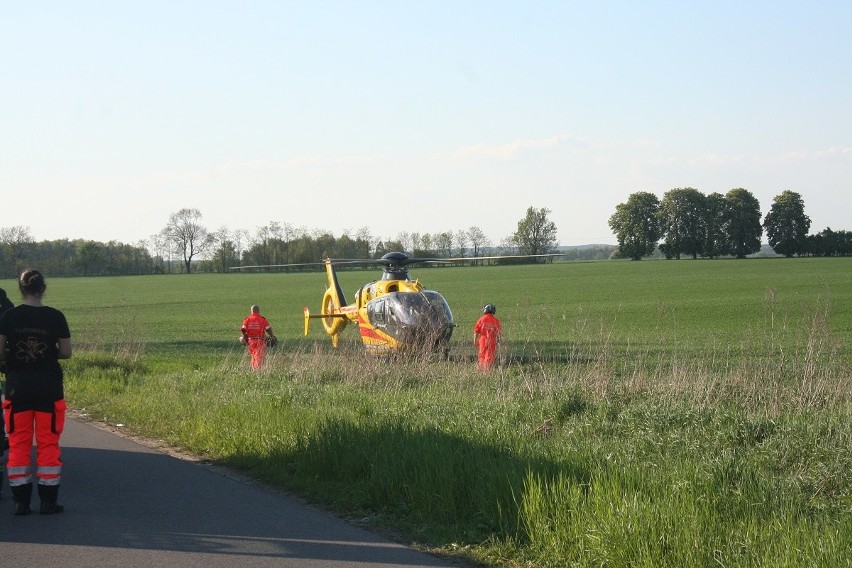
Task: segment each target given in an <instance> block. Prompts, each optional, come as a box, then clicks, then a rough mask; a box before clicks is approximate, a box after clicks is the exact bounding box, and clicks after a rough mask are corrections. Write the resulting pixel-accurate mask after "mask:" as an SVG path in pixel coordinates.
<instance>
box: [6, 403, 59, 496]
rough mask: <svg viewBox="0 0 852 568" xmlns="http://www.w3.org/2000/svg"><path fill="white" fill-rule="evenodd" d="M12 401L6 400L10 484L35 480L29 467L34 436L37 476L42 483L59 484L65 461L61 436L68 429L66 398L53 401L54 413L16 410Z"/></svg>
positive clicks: (13, 485) (7, 466)
mask: <svg viewBox="0 0 852 568" xmlns="http://www.w3.org/2000/svg"><path fill="white" fill-rule="evenodd" d="M13 410H14V408H13V405H12V403H11V402H10V401H4V402H3V411H4V414H5V417H6V428H7V430H8V434H9V458H8V460H7V462H6V470H7V475H8V477H9V486H10V487H15V486H19V485H26V484H27V483H31V482H32V474H31V472H30V466H31V463H30V462H31V461H32V449H33V438H35V443H36V477H37V478H38V483H39V484H41V485H59V481H60V478H61V476H62V460H61V457H60V451H59V437H60V436H61V434H62V430H63V429H64V428H65V410H66V405H65V401H64V400H57V401H56V402H55V403H54V410H53V412H41V411H38V410H22V411H20V412H14V411H13Z"/></svg>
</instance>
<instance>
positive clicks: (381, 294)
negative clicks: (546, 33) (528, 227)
mask: <svg viewBox="0 0 852 568" xmlns="http://www.w3.org/2000/svg"><path fill="white" fill-rule="evenodd" d="M556 256H562V255H559V254H542V255H518V256H511V255H510V256H506V255H504V256H481V257H460V258H417V257H412V256H409V255H408V254H406V253H404V252H389V253H387V254H385V255H384V256H382V257H381V258H378V259H371V260H345V259H344V260H332V259H331V258H326V259H325V260H324V261H322V262H321V263H302V264H289V265H268V266H242V267H233V268H232V270H239V269H254V268H283V267H291V266H307V265H317V264H321V265H323V266H324V268H325V273H326V290H325V293H324V294H323V296H322V303H321V304H320V312H319V314H312V313H311V311H310V309H309V308H308V307H305V308H303V314H304V322H305V332H304V333H305V336H307V335H308V334H309V331H310V322H311V320H313V319H319V320H320V321H321V323H322V326H323V329H324V330H325V332H326V333H327V334H328V335H329V336H330V337H331V344H332V346H333V347H335V348H336V347H338V345H339V343H340V335H341V333H342V332H343V330H344V329H345V328H346V327H347V325H348V324H349V323H350V322H352V323H356V324H357V325H358V331H359V333H360V336H361V342H362V343H363V346H364V349H365V351H366V352H367V353H368V354H371V355H390V354H397V353H411V352H420V353H423V352H426V353H440V354H442V355H444V356H448V355H449V344H450V338H451V337H452V335H453V330H454V328H455V327H456V324H455V321H454V319H453V312H452V310H451V309H450V305H449V304H448V303H447V300H446V299H445V298H444V296H443V295H442V294H441V293H439V292H437V291H435V290H429V289H426V288H424V287H423V285H422V284H421V283H420V281H419V280H412V279H411V276H410V274H409V271H408V267H409V266H411V265H413V264H451V263H455V262H461V261H474V260H492V259H506V258H531V257H556ZM353 264H377V265H379V266H381V267H382V276H381V278H380V279H379V280H375V281H372V282H368V283H367V284H364V285H363V286H361V287H360V288H358V290H357V291H356V292H355V296H354V298H353V301H352V302H351V303H349V302H347V300H346V297H345V296H344V294H343V290H342V288H341V287H340V283H339V280H338V277H337V271H336V269H335V267H336V266H344V265H353Z"/></svg>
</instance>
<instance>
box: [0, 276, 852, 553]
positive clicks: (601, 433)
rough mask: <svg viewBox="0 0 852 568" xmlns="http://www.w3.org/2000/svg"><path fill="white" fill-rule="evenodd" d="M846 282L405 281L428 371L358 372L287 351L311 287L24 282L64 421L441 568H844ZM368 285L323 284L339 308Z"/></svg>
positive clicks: (367, 367) (851, 506) (402, 364)
mask: <svg viewBox="0 0 852 568" xmlns="http://www.w3.org/2000/svg"><path fill="white" fill-rule="evenodd" d="M850 269H852V261H850V260H849V259H771V260H770V259H766V260H748V261H728V260H725V261H680V262H665V261H653V262H649V261H643V262H626V261H625V262H620V261H619V262H615V261H607V262H587V263H583V262H576V263H561V264H559V263H554V264H552V265H544V266H535V267H522V266H513V267H480V268H462V267H456V268H429V269H422V270H412V276H413V277H415V278H420V279H421V281H422V282H423V283H424V284H425V285H426V286H427V287H428V288H432V289H436V290H439V291H440V292H442V293H443V294H444V295H445V296H446V297H447V299H448V301H449V303H450V305H451V307H452V308H453V311H454V314H455V316H456V323H457V324H458V326H459V327H458V329H457V331H456V334H455V336H454V340H453V346H452V356H451V358H450V360H448V361H442V360H434V361H424V360H411V361H393V362H387V361H382V360H379V359H369V358H367V357H365V356H364V355H363V354H362V352H361V349H360V346H359V342H358V339H357V332H356V331H355V330H354V329H347V330H346V332H345V334H344V335H345V336H346V340H345V341H343V342H342V345H341V347H340V349H338V350H336V351H335V350H332V348H331V345H330V342H329V341H328V340H327V339H326V338H325V337H324V334H323V333H322V330H321V326H319V325H315V328H314V329H312V333H311V335H310V336H309V337H307V338H305V337H302V329H303V320H302V314H301V310H302V307H303V306H304V305H308V306H310V307H311V308H312V309H313V310H314V311H316V310H318V307H319V302H320V298H321V295H322V293H323V291H324V287H325V282H324V276H323V274H321V273H300V274H227V275H204V274H200V275H189V276H185V275H184V276H177V275H175V276H157V277H154V276H150V277H138V278H137V277H125V278H79V279H54V280H52V279H50V278H49V275H48V295H47V298H46V303H48V304H50V305H54V306H56V307H59V308H60V309H62V310H63V311H65V313H66V315H67V316H68V318H69V322H70V325H71V327H72V334H73V342H74V345H75V349H76V352H75V357H74V358H73V359H72V360H71V361H68V362H67V363H66V370H67V374H66V384H67V389H66V390H67V392H66V394H67V399H68V401H69V404H70V406H72V407H74V408H76V409H78V410H80V411H84V412H85V413H87V414H88V415H90V416H91V417H93V418H95V419H98V420H105V421H107V422H113V423H117V422H121V423H123V424H126V425H127V428H128V429H129V430H131V431H134V432H136V433H140V434H144V435H148V436H152V437H157V438H160V439H163V440H166V441H168V442H169V443H171V444H174V445H175V446H178V447H180V448H183V449H185V450H188V451H190V452H194V453H196V454H199V455H203V456H205V457H206V458H207V459H210V460H214V461H216V462H219V463H222V464H225V465H228V466H231V467H234V468H237V469H239V470H241V471H244V472H246V473H249V474H250V475H253V476H255V477H257V478H259V479H261V480H263V481H265V482H267V483H270V484H274V485H277V486H280V487H283V488H286V489H289V490H292V491H294V492H297V493H299V494H301V495H303V496H305V497H307V498H308V499H311V500H313V501H314V502H316V503H318V504H321V505H323V506H326V507H328V508H330V509H332V510H335V511H337V512H338V513H340V514H342V515H345V516H347V517H350V518H353V519H357V520H358V522H362V523H366V524H368V525H373V526H381V527H384V528H388V529H391V530H393V531H395V532H396V533H397V534H398V535H399V536H400V538H401V539H403V540H406V541H407V542H413V543H416V544H418V545H420V546H422V547H424V548H427V549H430V550H433V551H435V552H437V553H439V554H447V555H456V556H459V557H461V558H464V559H472V560H475V561H479V562H483V563H485V564H489V565H506V566H627V565H630V566H649V567H650V566H655V567H657V566H673V567H674V566H720V565H721V566H773V567H775V566H850V565H852V564H850V558H852V455H850V448H852V373H850V365H849V361H850V349H852V342H850V334H852V278H850V274H852V270H850ZM376 276H377V273H376V272H374V271H353V272H343V273H341V274H340V278H341V281H342V285H343V289H344V291H345V292H346V293H347V294H350V295H351V294H352V292H354V290H355V289H356V288H358V287H359V286H360V285H362V284H363V283H365V282H366V281H368V280H371V279H373V278H375V277H376ZM4 287H5V288H6V289H7V291H9V290H12V289H13V287H12V286H10V285H8V283H6V284H5V285H4ZM10 296H11V297H14V294H10ZM486 302H492V303H494V304H496V305H497V307H498V312H497V315H498V316H499V317H500V318H501V319H502V321H503V324H504V329H505V340H506V341H505V342H504V344H503V346H502V349H503V351H502V354H501V365H500V366H499V368H498V369H497V370H496V371H495V372H493V373H491V374H488V375H482V374H480V373H478V372H476V371H475V370H474V365H473V358H474V351H473V348H472V326H473V323H474V321H475V319H476V318H477V317H478V316H479V314H480V308H481V306H482V305H483V304H484V303H486ZM252 303H258V304H260V306H261V307H262V309H263V312H264V314H265V315H266V316H267V317H269V318H270V320H271V321H272V324H273V327H274V328H275V330H276V334H277V335H278V336H279V337H280V338H281V339H282V340H283V341H282V342H281V343H280V344H279V346H278V347H276V348H275V349H274V350H272V352H271V354H270V358H269V361H268V365H267V367H266V368H265V369H264V370H263V371H261V372H254V373H253V372H250V371H249V370H248V368H247V367H248V364H247V361H246V359H245V356H244V352H243V349H242V347H241V346H240V345H239V343H238V342H237V337H238V331H237V329H238V326H239V323H240V321H241V320H242V318H243V317H244V316H245V315H246V313H247V311H248V307H249V305H250V304H252ZM67 490H68V491H73V488H72V487H69V488H68V489H67Z"/></svg>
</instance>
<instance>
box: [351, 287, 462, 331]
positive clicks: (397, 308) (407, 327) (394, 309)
mask: <svg viewBox="0 0 852 568" xmlns="http://www.w3.org/2000/svg"><path fill="white" fill-rule="evenodd" d="M367 313H368V315H369V318H370V321H371V322H372V323H373V325H375V326H376V327H378V328H380V329H384V330H385V331H386V332H387V333H389V334H391V335H393V336H394V337H397V338H399V339H400V340H402V341H405V342H406V343H411V342H418V343H419V342H422V341H424V340H425V341H426V342H427V343H429V344H437V343H442V344H444V343H446V342H447V341H449V339H450V336H451V335H452V331H453V325H454V324H453V313H452V311H450V306H449V305H448V304H447V301H446V300H445V299H444V297H443V296H442V295H441V294H439V293H438V292H435V291H433V290H424V291H422V292H418V293H404V292H402V293H400V292H392V293H390V294H385V295H383V296H381V297H380V298H376V299H374V300H372V301H370V302H369V304H367Z"/></svg>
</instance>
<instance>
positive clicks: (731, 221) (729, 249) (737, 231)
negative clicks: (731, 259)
mask: <svg viewBox="0 0 852 568" xmlns="http://www.w3.org/2000/svg"><path fill="white" fill-rule="evenodd" d="M724 234H725V246H724V248H723V250H722V253H723V254H730V255H732V256H735V257H736V258H745V257H746V255H749V254H753V253H756V252H758V251H759V250H760V237H761V235H762V234H763V228H762V227H761V225H760V202H759V201H758V200H757V198H756V197H755V196H754V195H752V194H751V192H750V191H748V190H746V189H743V188H741V187H738V188H736V189H732V190H731V191H729V192H728V193H727V194H725V215H724Z"/></svg>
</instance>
